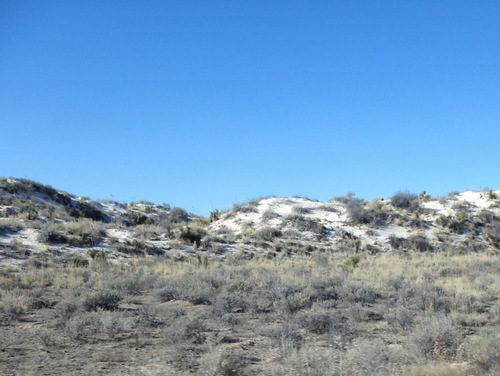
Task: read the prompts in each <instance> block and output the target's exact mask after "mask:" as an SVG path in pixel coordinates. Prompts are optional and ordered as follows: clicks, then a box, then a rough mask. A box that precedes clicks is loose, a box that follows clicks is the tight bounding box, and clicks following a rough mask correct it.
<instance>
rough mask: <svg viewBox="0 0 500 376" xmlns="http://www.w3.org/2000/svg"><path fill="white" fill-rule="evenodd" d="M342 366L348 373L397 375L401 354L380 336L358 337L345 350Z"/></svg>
mask: <svg viewBox="0 0 500 376" xmlns="http://www.w3.org/2000/svg"><path fill="white" fill-rule="evenodd" d="M345 357H346V359H345V363H344V367H345V368H346V373H345V374H350V375H366V376H369V375H389V374H393V375H397V374H400V373H399V364H400V363H402V361H403V359H402V356H398V355H397V353H396V352H395V351H391V350H390V348H389V347H388V346H387V345H386V344H385V343H384V341H382V340H381V339H380V338H375V339H372V338H359V339H357V340H356V341H354V343H353V344H352V346H350V348H349V349H348V350H347V353H346V356H345Z"/></svg>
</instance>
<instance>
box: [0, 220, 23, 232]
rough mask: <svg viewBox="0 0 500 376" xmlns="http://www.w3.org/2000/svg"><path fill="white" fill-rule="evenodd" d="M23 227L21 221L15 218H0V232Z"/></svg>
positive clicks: (15, 230)
mask: <svg viewBox="0 0 500 376" xmlns="http://www.w3.org/2000/svg"><path fill="white" fill-rule="evenodd" d="M23 228H24V224H23V222H21V221H20V220H19V219H17V218H1V219H0V234H5V233H7V232H18V231H20V230H22V229H23Z"/></svg>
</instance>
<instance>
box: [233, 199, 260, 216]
mask: <svg viewBox="0 0 500 376" xmlns="http://www.w3.org/2000/svg"><path fill="white" fill-rule="evenodd" d="M258 204H259V202H258V201H257V202H254V201H251V202H248V203H243V204H233V206H232V208H231V213H232V214H236V213H245V214H250V213H258V212H259V209H257V205H258ZM228 214H229V213H228Z"/></svg>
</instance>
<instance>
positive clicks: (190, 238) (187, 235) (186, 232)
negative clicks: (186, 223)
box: [180, 227, 206, 247]
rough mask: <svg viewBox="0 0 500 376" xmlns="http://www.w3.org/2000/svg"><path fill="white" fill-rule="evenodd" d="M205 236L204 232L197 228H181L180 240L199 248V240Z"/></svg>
mask: <svg viewBox="0 0 500 376" xmlns="http://www.w3.org/2000/svg"><path fill="white" fill-rule="evenodd" d="M204 235H206V231H205V230H204V229H202V228H198V227H183V228H181V233H180V238H181V239H182V240H184V241H187V242H190V243H196V246H197V247H199V246H200V242H201V238H202V237H203V236H204Z"/></svg>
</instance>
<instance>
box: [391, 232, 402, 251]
mask: <svg viewBox="0 0 500 376" xmlns="http://www.w3.org/2000/svg"><path fill="white" fill-rule="evenodd" d="M387 242H388V243H389V245H390V246H391V247H392V248H393V249H398V250H401V249H403V247H404V246H405V243H406V239H405V238H399V237H397V236H396V235H394V234H393V235H390V236H389V238H388V240H387Z"/></svg>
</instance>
